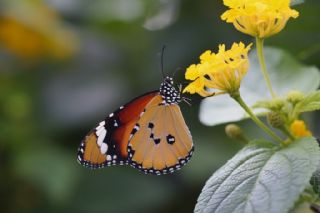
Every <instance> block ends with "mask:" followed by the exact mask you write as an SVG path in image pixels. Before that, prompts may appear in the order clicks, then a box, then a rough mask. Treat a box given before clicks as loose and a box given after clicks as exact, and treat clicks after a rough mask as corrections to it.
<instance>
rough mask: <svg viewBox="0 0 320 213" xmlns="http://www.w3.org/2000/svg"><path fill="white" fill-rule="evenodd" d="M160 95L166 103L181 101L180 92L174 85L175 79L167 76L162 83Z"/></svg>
mask: <svg viewBox="0 0 320 213" xmlns="http://www.w3.org/2000/svg"><path fill="white" fill-rule="evenodd" d="M159 92H160V95H161V96H162V99H163V102H164V104H167V105H170V104H178V103H179V102H181V96H180V92H179V91H178V90H176V88H175V87H174V86H173V80H172V78H170V77H168V76H167V77H166V78H165V79H164V81H163V82H162V83H161V85H160V89H159Z"/></svg>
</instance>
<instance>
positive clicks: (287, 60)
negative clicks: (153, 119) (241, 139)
mask: <svg viewBox="0 0 320 213" xmlns="http://www.w3.org/2000/svg"><path fill="white" fill-rule="evenodd" d="M249 58H250V69H249V72H248V74H247V75H246V76H245V78H244V79H243V82H242V83H241V88H240V92H241V95H242V98H243V99H244V101H245V102H246V103H247V104H248V105H249V106H251V105H253V104H254V103H256V102H257V101H261V100H267V99H270V94H269V92H268V89H267V87H266V84H265V81H264V79H263V76H262V74H261V71H260V64H259V62H258V58H257V54H256V51H255V50H253V51H252V52H251V53H250V55H249ZM265 58H266V63H267V67H268V71H269V75H270V79H271V82H272V85H273V88H274V89H275V91H276V92H277V94H278V95H280V96H281V95H285V94H287V93H288V92H289V91H292V90H296V91H301V92H304V93H309V92H312V91H315V90H316V89H317V88H318V87H319V85H320V74H319V70H318V69H317V68H316V67H314V66H306V65H303V64H301V63H299V62H298V61H296V60H295V59H294V58H293V57H292V56H291V55H290V54H288V53H287V52H285V51H283V50H281V49H276V48H270V47H269V48H267V47H266V48H265ZM261 112H264V111H263V110H256V111H255V113H257V114H260V113H261ZM199 118H200V121H201V122H202V123H203V124H205V125H210V126H213V125H218V124H223V123H228V122H235V121H240V120H243V119H246V118H248V117H247V116H245V112H244V111H243V109H242V108H241V107H240V106H238V104H237V103H236V102H235V101H234V100H232V99H231V98H230V97H229V96H228V95H220V96H215V97H209V98H205V99H204V100H203V101H202V103H201V105H200V113H199Z"/></svg>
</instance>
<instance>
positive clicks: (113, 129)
mask: <svg viewBox="0 0 320 213" xmlns="http://www.w3.org/2000/svg"><path fill="white" fill-rule="evenodd" d="M182 100H183V98H181V97H180V91H178V90H176V89H175V88H174V86H173V81H172V78H170V77H166V78H165V79H164V81H163V82H162V83H161V86H160V89H159V91H153V92H149V93H147V94H145V95H142V96H140V97H138V98H136V99H134V100H132V101H131V102H129V103H128V104H126V105H124V106H122V107H120V109H118V110H116V111H115V112H113V113H111V114H110V115H109V116H108V117H107V118H106V119H105V120H103V121H101V122H100V123H99V124H98V125H97V127H96V128H94V129H93V130H91V131H90V132H89V134H88V135H87V136H86V137H85V138H84V140H83V141H82V142H81V144H80V147H79V149H78V161H79V163H80V164H82V165H84V166H86V167H89V168H103V167H105V166H110V165H123V164H130V165H131V166H132V167H134V168H137V169H139V170H140V171H143V172H144V173H149V174H155V175H161V174H168V173H172V172H174V171H175V170H179V169H180V168H181V167H182V166H184V165H185V164H186V163H187V162H188V161H189V160H190V158H191V156H192V153H193V149H194V148H193V142H192V137H191V134H190V131H189V129H188V127H187V125H186V123H185V121H184V118H183V116H182V113H181V111H180V107H179V105H178V104H179V102H181V101H182Z"/></svg>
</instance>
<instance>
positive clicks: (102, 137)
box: [97, 129, 107, 146]
mask: <svg viewBox="0 0 320 213" xmlns="http://www.w3.org/2000/svg"><path fill="white" fill-rule="evenodd" d="M106 133H107V131H106V130H105V129H103V130H102V131H101V133H100V134H97V135H98V141H97V144H98V146H101V144H102V142H103V140H104V138H105V137H106Z"/></svg>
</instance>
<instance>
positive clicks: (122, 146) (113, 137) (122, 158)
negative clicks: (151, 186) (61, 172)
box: [77, 91, 158, 168]
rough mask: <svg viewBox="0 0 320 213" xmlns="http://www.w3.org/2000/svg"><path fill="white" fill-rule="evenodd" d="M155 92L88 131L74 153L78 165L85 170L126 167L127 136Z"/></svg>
mask: <svg viewBox="0 0 320 213" xmlns="http://www.w3.org/2000/svg"><path fill="white" fill-rule="evenodd" d="M157 94H158V92H157V91H153V92H149V93H146V94H144V95H142V96H139V97H137V98H135V99H134V100H132V101H130V102H129V103H127V104H125V105H124V106H121V107H120V108H119V109H118V110H116V111H115V112H113V113H111V114H110V115H109V116H108V117H107V118H106V119H105V120H103V121H101V122H100V123H99V124H98V125H97V126H96V127H95V128H94V129H93V130H91V131H90V132H89V133H88V134H87V135H86V137H85V138H84V139H83V141H82V142H81V144H80V146H79V149H78V157H77V158H78V162H79V163H80V164H82V165H84V166H86V167H89V168H103V167H105V166H110V165H115V164H120V165H122V164H126V163H127V157H128V153H127V145H128V140H129V136H130V133H131V131H132V129H133V127H134V125H135V123H136V122H137V121H138V119H139V117H140V114H141V112H142V111H143V110H144V108H145V106H146V105H147V104H148V103H149V101H150V100H151V99H152V98H153V97H154V96H155V95H157Z"/></svg>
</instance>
